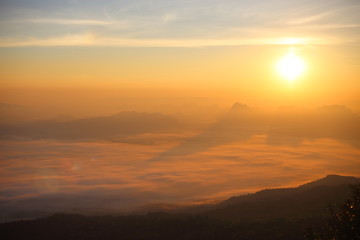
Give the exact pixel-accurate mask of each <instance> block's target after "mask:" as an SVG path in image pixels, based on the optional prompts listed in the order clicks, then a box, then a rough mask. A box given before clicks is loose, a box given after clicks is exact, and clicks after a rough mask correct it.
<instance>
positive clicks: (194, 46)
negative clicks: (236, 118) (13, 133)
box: [0, 0, 360, 110]
mask: <svg viewBox="0 0 360 240" xmlns="http://www.w3.org/2000/svg"><path fill="white" fill-rule="evenodd" d="M0 4H1V8H0V66H1V67H0V77H1V91H2V97H1V99H0V101H1V102H4V103H7V104H20V105H34V104H33V103H31V101H29V99H27V98H26V97H21V96H24V95H28V94H32V95H37V96H38V97H39V98H41V96H43V99H46V98H47V97H46V95H47V94H48V92H49V89H51V90H54V89H56V91H60V90H61V89H62V93H61V94H59V97H58V98H57V100H54V101H53V103H54V104H56V102H59V101H61V97H62V96H63V95H64V93H65V94H66V92H68V91H70V92H71V91H74V90H75V89H81V90H82V91H83V92H84V90H85V89H94V88H95V89H108V90H112V91H114V90H119V91H118V95H119V96H120V95H123V92H124V91H122V90H124V89H125V90H128V91H127V93H126V94H127V95H130V94H129V92H131V91H132V92H133V95H132V97H133V98H141V97H145V98H152V96H151V95H152V94H153V92H154V91H155V92H156V94H155V95H156V96H158V97H160V96H163V97H164V98H167V97H168V96H167V95H171V96H176V97H178V98H183V99H187V100H188V99H189V98H216V99H217V101H218V102H219V103H224V104H226V106H227V107H229V106H231V104H233V103H234V102H236V101H241V102H246V103H249V104H252V105H256V106H263V105H265V106H267V105H273V106H279V105H300V106H319V105H320V106H321V105H324V104H345V105H347V106H349V107H351V108H352V109H354V110H359V109H360V103H359V100H358V97H357V96H359V95H360V93H359V88H358V87H357V86H358V79H359V77H360V70H359V69H360V66H359V62H360V61H359V60H360V59H359V58H360V55H359V54H358V53H359V51H360V48H359V43H360V34H359V33H360V29H359V27H360V20H359V17H358V14H357V13H358V12H359V8H360V3H359V1H356V0H329V1H310V0H300V1H285V0H269V1H260V0H258V1H230V0H225V1H214V0H212V1H197V0H192V1H96V0H92V1H75V0H74V1H61V2H59V1H40V0H34V1H25V0H24V1H19V0H15V1H1V3H0ZM290 49H292V50H293V51H294V52H295V53H296V54H297V55H298V56H300V57H301V58H302V59H303V60H304V62H305V65H306V69H305V71H304V73H303V74H301V76H299V78H298V79H297V80H296V81H294V83H293V84H288V83H287V81H286V80H284V79H282V77H281V76H280V75H279V74H278V73H277V72H276V69H275V68H276V67H275V66H276V63H277V62H278V61H279V59H281V57H282V56H284V55H286V54H287V53H288V52H289V50H290ZM354 86H355V87H354ZM39 89H43V91H42V92H41V93H40V92H39ZM130 90H131V91H130ZM24 91H25V92H26V94H23V93H24ZM36 91H38V92H36ZM79 91H80V90H79ZM79 91H78V93H79ZM35 92H36V94H35ZM101 94H102V95H101ZM101 94H100V92H99V94H97V98H98V99H94V98H95V96H94V94H93V93H90V92H89V93H88V94H87V96H86V98H87V99H89V101H101V100H103V99H104V98H105V97H106V95H107V93H101ZM55 95H56V94H55ZM55 95H54V96H55ZM83 95H84V94H83ZM153 95H154V94H153ZM99 99H100V100H99ZM187 100H184V101H187ZM49 101H50V100H47V101H46V102H49ZM72 101H73V102H74V103H75V102H79V101H80V98H76V97H74V98H73V100H72ZM40 102H44V101H43V100H42V101H40ZM148 104H150V105H151V104H152V101H148ZM153 105H154V104H153ZM220 105H221V104H220ZM224 106H225V105H224ZM138 108H139V109H140V108H141V107H140V105H139V106H138Z"/></svg>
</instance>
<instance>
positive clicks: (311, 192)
mask: <svg viewBox="0 0 360 240" xmlns="http://www.w3.org/2000/svg"><path fill="white" fill-rule="evenodd" d="M356 183H360V178H355V177H347V176H338V175H328V176H326V177H325V178H322V179H319V180H317V181H314V182H310V183H307V184H304V185H301V186H299V187H297V188H287V189H286V188H285V189H284V188H280V189H266V190H262V191H259V192H257V193H254V194H249V195H245V196H239V197H232V198H230V199H228V200H226V201H224V202H222V203H220V204H218V205H215V206H212V207H211V208H212V209H211V210H207V211H204V212H203V214H205V215H206V216H209V217H213V218H218V219H223V220H231V221H243V220H271V219H278V218H284V219H293V218H299V217H319V216H324V215H325V214H327V207H328V206H329V205H330V204H334V203H340V202H343V201H345V199H347V198H348V197H349V196H350V194H351V191H350V189H349V187H348V185H349V184H356Z"/></svg>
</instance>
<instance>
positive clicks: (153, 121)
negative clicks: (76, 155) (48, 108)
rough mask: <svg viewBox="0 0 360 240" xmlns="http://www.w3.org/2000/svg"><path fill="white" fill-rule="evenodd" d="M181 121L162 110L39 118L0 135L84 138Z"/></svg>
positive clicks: (167, 126) (2, 130) (169, 125)
mask: <svg viewBox="0 0 360 240" xmlns="http://www.w3.org/2000/svg"><path fill="white" fill-rule="evenodd" d="M178 126H179V123H178V122H177V121H176V120H175V119H174V118H173V117H171V116H166V115H163V114H160V113H138V112H120V113H118V114H115V115H113V116H108V117H93V118H84V119H77V120H72V121H67V122H63V121H57V120H50V121H38V122H33V123H27V124H18V125H15V126H5V127H4V126H3V127H1V128H0V135H1V136H15V137H29V138H55V139H83V138H103V137H111V136H116V135H131V134H138V133H146V132H154V131H159V130H169V129H173V128H175V127H178Z"/></svg>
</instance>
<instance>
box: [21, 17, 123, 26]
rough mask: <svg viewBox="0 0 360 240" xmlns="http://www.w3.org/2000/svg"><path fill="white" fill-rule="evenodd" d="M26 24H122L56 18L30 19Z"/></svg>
mask: <svg viewBox="0 0 360 240" xmlns="http://www.w3.org/2000/svg"><path fill="white" fill-rule="evenodd" d="M25 22H30V23H42V24H63V25H113V24H120V23H121V22H117V21H102V20H93V19H56V18H55V19H51V18H39V19H29V20H25Z"/></svg>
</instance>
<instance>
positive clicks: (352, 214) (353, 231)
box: [307, 184, 360, 240]
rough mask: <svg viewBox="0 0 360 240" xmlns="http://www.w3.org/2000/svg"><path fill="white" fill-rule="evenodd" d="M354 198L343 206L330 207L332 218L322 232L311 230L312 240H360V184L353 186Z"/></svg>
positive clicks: (309, 236)
mask: <svg viewBox="0 0 360 240" xmlns="http://www.w3.org/2000/svg"><path fill="white" fill-rule="evenodd" d="M351 188H352V196H351V197H350V198H349V199H347V200H346V201H345V203H343V204H342V205H340V206H338V207H336V208H334V207H332V206H331V207H330V209H329V210H330V218H329V220H328V224H327V226H326V228H325V229H323V231H322V232H320V233H319V232H314V231H312V230H310V233H309V234H308V235H307V237H308V238H309V239H311V240H360V184H356V185H351Z"/></svg>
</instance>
